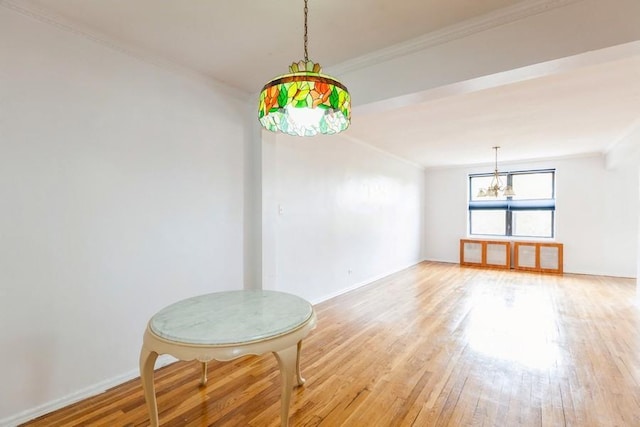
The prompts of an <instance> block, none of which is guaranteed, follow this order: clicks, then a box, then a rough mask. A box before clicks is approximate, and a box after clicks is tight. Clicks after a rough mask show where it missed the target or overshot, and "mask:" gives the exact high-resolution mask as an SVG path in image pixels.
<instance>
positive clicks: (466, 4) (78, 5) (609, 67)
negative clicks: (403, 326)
mask: <svg viewBox="0 0 640 427" xmlns="http://www.w3.org/2000/svg"><path fill="white" fill-rule="evenodd" d="M525 1H526V0H525ZM14 3H15V2H14ZM309 3H310V4H309V56H310V59H312V60H315V61H318V62H320V63H321V64H322V65H323V66H324V67H325V68H330V67H332V66H339V65H340V64H342V63H345V62H346V61H349V60H352V59H353V58H356V57H361V56H364V55H367V54H371V53H373V52H376V51H379V50H381V49H385V48H389V47H391V46H393V45H396V44H398V43H402V42H406V41H407V40H411V39H415V38H417V37H419V36H424V35H425V34H428V33H430V32H433V31H437V30H441V29H443V28H446V27H449V26H452V25H460V23H462V22H464V21H467V20H470V19H473V18H478V17H480V16H482V15H485V14H489V13H492V12H496V11H498V10H500V9H501V8H505V7H509V6H513V5H515V4H518V3H521V2H520V1H518V0H482V1H478V0H403V1H394V2H391V1H389V0H348V1H345V0H322V1H320V0H310V2H309ZM20 5H21V6H22V7H28V8H30V9H31V10H32V11H38V12H40V13H42V14H44V15H46V16H49V17H51V18H53V19H54V20H57V21H58V22H64V23H66V24H70V25H71V26H73V27H74V28H76V29H78V30H80V31H84V32H86V33H89V34H92V35H96V36H98V37H99V38H102V39H104V40H108V41H109V43H112V44H116V45H118V46H121V47H124V48H125V49H127V50H129V51H131V52H135V53H138V54H141V55H143V56H146V57H151V58H157V59H161V60H163V61H167V62H170V63H173V64H177V65H179V66H181V67H183V68H186V69H189V70H192V71H194V72H197V73H199V74H202V75H205V76H207V77H210V78H214V79H216V80H218V81H220V82H222V83H225V84H227V85H229V86H232V87H234V88H237V89H239V90H241V91H244V92H246V93H248V94H249V93H257V92H258V91H259V90H260V88H261V87H262V85H263V84H264V83H265V82H266V81H267V80H269V79H270V78H272V77H274V76H276V75H279V74H282V73H284V72H286V71H287V68H288V65H289V64H290V63H291V62H293V61H297V60H299V59H302V57H303V40H302V31H303V29H302V24H303V14H302V6H303V2H302V0H268V1H256V0H234V1H219V0H210V1H205V0H180V1H176V0H135V1H134V0H109V1H106V0H21V2H20ZM639 76H640V57H638V56H635V57H632V58H628V59H622V60H616V61H613V62H609V63H604V64H600V65H597V66H590V67H585V68H578V69H573V70H572V71H569V72H565V73H560V74H553V75H550V76H547V77H542V78H537V79H532V80H527V81H524V82H519V83H512V84H506V85H501V86H495V87H492V88H489V89H484V90H480V91H475V92H469V93H464V94H458V95H451V96H447V97H440V98H439V99H434V100H426V101H421V102H418V103H415V102H414V103H412V104H411V105H407V106H404V107H399V108H397V109H395V110H391V111H386V113H385V114H386V115H385V116H384V117H383V116H382V115H381V113H380V112H376V111H375V109H371V110H369V111H367V110H364V111H363V112H362V114H358V110H357V109H356V110H355V111H354V117H353V122H352V125H351V127H350V129H349V130H348V131H347V132H346V134H347V135H348V136H349V137H351V138H355V139H358V140H360V141H362V142H365V143H367V144H370V145H373V146H375V147H377V148H379V149H382V150H384V151H387V152H389V153H392V154H395V155H397V156H399V157H402V158H404V159H406V160H409V161H411V162H413V163H416V164H420V165H422V166H424V167H437V166H446V165H461V164H475V163H486V162H488V161H489V162H490V161H491V160H492V156H493V153H492V151H491V147H492V146H494V145H500V146H502V147H503V149H502V150H501V152H500V159H503V160H523V159H527V160H528V159H536V158H542V157H556V156H570V155H576V154H580V153H594V152H605V151H606V150H607V149H608V148H610V147H611V146H612V145H613V144H614V143H615V142H616V141H618V140H619V139H620V138H622V137H623V136H624V135H625V134H626V133H627V132H629V130H630V129H631V128H632V127H633V126H634V125H635V124H636V122H637V120H638V119H639V118H640V85H638V83H637V82H638V77H639ZM345 83H346V84H347V85H348V84H349V82H345Z"/></svg>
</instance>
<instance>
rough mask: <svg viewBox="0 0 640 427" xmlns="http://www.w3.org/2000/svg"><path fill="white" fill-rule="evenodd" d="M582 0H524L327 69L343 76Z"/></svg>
mask: <svg viewBox="0 0 640 427" xmlns="http://www.w3.org/2000/svg"><path fill="white" fill-rule="evenodd" d="M582 1H584V0H525V1H523V2H520V3H518V4H515V5H513V6H509V7H505V8H502V9H499V10H496V11H493V12H490V13H487V14H485V15H482V16H478V17H476V18H472V19H468V20H466V21H464V22H461V23H459V24H454V25H450V26H448V27H445V28H442V29H440V30H437V31H433V32H430V33H428V34H425V35H423V36H420V37H417V38H414V39H411V40H407V41H405V42H402V43H398V44H395V45H393V46H390V47H388V48H385V49H380V50H377V51H375V52H372V53H369V54H366V55H362V56H359V57H357V58H353V59H351V60H349V61H345V62H343V63H340V64H337V65H335V66H333V67H326V68H327V69H328V70H329V71H330V73H331V74H333V75H342V74H345V73H349V72H351V71H356V70H359V69H362V68H366V67H370V66H372V65H376V64H379V63H381V62H385V61H389V60H391V59H394V58H397V57H400V56H405V55H409V54H412V53H415V52H419V51H421V50H425V49H428V48H430V47H433V46H437V45H440V44H444V43H447V42H450V41H454V40H457V39H461V38H464V37H468V36H470V35H473V34H476V33H479V32H482V31H486V30H489V29H492V28H495V27H499V26H501V25H505V24H510V23H512V22H515V21H518V20H520V19H524V18H528V17H530V16H534V15H538V14H540V13H545V12H548V11H550V10H553V9H557V8H560V7H564V6H568V5H570V4H573V3H579V2H582Z"/></svg>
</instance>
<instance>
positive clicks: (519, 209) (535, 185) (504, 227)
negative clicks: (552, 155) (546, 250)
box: [469, 169, 556, 237]
mask: <svg viewBox="0 0 640 427" xmlns="http://www.w3.org/2000/svg"><path fill="white" fill-rule="evenodd" d="M492 177H493V174H474V175H469V234H471V235H484V236H487V235H488V236H514V237H553V236H554V229H555V224H554V220H555V218H554V217H555V215H554V214H555V209H556V199H555V170H554V169H545V170H534V171H519V172H504V173H502V174H500V178H501V179H502V182H503V183H505V184H510V185H512V186H513V189H514V191H515V193H516V195H515V196H513V197H505V196H503V195H498V196H497V197H478V196H477V194H478V191H479V190H480V189H481V188H487V187H488V186H489V184H490V182H491V178H492Z"/></svg>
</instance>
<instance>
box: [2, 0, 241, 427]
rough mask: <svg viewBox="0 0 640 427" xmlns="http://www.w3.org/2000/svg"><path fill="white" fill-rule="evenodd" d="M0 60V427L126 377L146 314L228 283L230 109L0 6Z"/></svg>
mask: <svg viewBox="0 0 640 427" xmlns="http://www.w3.org/2000/svg"><path fill="white" fill-rule="evenodd" d="M0 64H1V66H0V153H2V154H1V155H0V378H1V380H0V425H2V424H3V423H9V424H11V423H12V422H11V421H10V419H11V417H12V416H14V415H16V414H18V415H19V414H20V413H21V411H27V410H32V412H30V414H32V415H33V414H34V413H36V412H37V410H38V408H40V409H51V408H53V407H56V402H57V403H58V404H59V403H60V402H63V401H65V399H66V398H69V397H70V396H73V395H74V394H75V393H80V394H82V392H83V389H85V388H89V389H93V388H94V387H96V384H100V383H101V382H103V381H104V383H103V384H111V382H112V381H113V380H114V378H115V379H118V378H120V379H123V378H128V377H132V376H135V375H136V372H137V364H138V360H137V359H138V353H139V349H140V345H141V341H142V340H141V338H142V334H143V331H144V328H145V326H146V322H147V320H148V318H149V317H150V316H151V315H152V314H153V313H154V312H155V311H157V310H158V309H160V308H162V307H163V306H165V305H166V304H168V303H171V302H174V301H175V300H177V299H180V298H183V297H186V296H191V295H194V294H199V293H204V292H210V291H215V290H223V289H232V288H241V287H242V286H243V284H242V281H243V277H242V276H243V265H242V262H243V259H242V256H243V248H242V241H243V235H242V233H243V230H242V226H243V213H242V203H243V152H242V151H243V139H244V136H243V132H244V131H245V130H244V129H245V127H244V122H243V121H242V120H239V119H238V116H239V115H241V114H239V113H238V112H239V111H245V110H243V109H242V108H240V109H238V108H235V107H230V105H233V103H234V101H233V100H232V99H231V98H230V97H229V96H228V95H223V94H222V92H221V90H218V89H215V88H214V87H213V86H212V85H211V84H205V83H203V82H200V81H197V80H193V79H191V78H184V77H178V76H176V75H175V74H173V73H171V72H169V71H165V70H163V69H160V68H158V67H156V66H152V65H149V64H147V63H144V62H142V61H139V60H137V59H135V58H132V57H130V56H127V55H124V54H122V53H119V52H117V51H115V50H112V49H110V48H107V47H105V46H103V45H101V44H98V43H96V42H94V41H90V40H88V39H86V38H84V37H82V36H79V35H77V34H74V33H72V32H69V31H65V30H62V29H60V28H57V27H55V26H52V25H48V24H44V23H41V22H39V21H36V20H34V19H32V18H30V17H26V16H23V15H20V14H18V13H16V12H13V11H11V10H9V9H6V8H3V7H0ZM85 391H86V390H85ZM60 399H61V400H60ZM49 404H52V405H53V406H48V405H49ZM34 408H35V411H36V412H33V410H34ZM12 419H13V420H14V422H17V421H16V420H18V419H19V417H18V418H15V417H14V418H12Z"/></svg>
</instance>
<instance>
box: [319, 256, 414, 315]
mask: <svg viewBox="0 0 640 427" xmlns="http://www.w3.org/2000/svg"><path fill="white" fill-rule="evenodd" d="M421 262H422V260H420V261H415V262H412V263H410V264H407V265H405V266H404V267H400V268H397V269H393V270H392V271H389V272H386V273H383V274H379V275H377V276H372V277H369V278H367V279H366V280H363V281H361V282H358V283H356V284H354V285H352V286H349V287H347V288H344V289H340V290H339V291H336V292H332V293H330V294H327V295H324V296H322V297H320V298H315V299H312V300H311V301H310V302H311V304H314V305H315V304H319V303H321V302H324V301H327V300H330V299H331V298H335V297H337V296H340V295H342V294H346V293H347V292H351V291H353V290H355V289H358V288H360V287H362V286H365V285H369V284H371V283H373V282H375V281H376V280H380V279H384V278H385V277H387V276H390V275H392V274H395V273H397V272H399V271H402V270H405V269H407V268H410V267H413V266H415V265H418V264H420V263H421Z"/></svg>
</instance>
